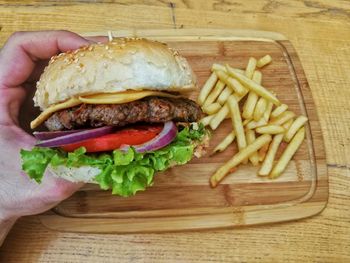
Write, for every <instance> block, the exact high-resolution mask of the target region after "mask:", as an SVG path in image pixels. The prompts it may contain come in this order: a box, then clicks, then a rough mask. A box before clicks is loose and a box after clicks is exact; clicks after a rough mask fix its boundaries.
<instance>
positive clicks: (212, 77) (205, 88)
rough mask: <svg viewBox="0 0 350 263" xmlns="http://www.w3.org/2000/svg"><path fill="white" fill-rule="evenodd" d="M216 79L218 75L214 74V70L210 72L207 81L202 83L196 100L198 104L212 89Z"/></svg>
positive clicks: (200, 103)
mask: <svg viewBox="0 0 350 263" xmlns="http://www.w3.org/2000/svg"><path fill="white" fill-rule="evenodd" d="M217 81H218V77H217V76H216V74H215V72H213V73H211V75H210V77H209V78H208V79H207V81H206V82H205V84H204V85H203V88H202V89H201V91H200V92H199V95H198V99H197V102H198V104H199V105H200V106H202V105H203V103H204V102H205V99H206V98H207V97H208V95H209V93H210V91H211V90H212V89H213V87H214V85H215V84H216V82H217Z"/></svg>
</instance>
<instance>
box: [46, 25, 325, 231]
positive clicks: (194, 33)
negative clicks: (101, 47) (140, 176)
mask: <svg viewBox="0 0 350 263" xmlns="http://www.w3.org/2000/svg"><path fill="white" fill-rule="evenodd" d="M102 34H106V33H105V32H103V33H102ZM113 34H114V36H140V37H149V38H153V39H157V40H161V41H165V42H167V43H168V44H169V46H171V47H173V48H174V49H176V50H178V51H179V52H180V53H181V54H182V55H183V56H185V57H186V58H187V59H188V61H189V63H190V64H191V66H192V68H193V70H194V72H195V74H196V75H197V78H198V83H199V87H201V86H202V85H203V83H204V82H205V80H206V79H207V78H208V76H209V75H210V67H211V65H212V64H213V63H214V62H215V63H228V64H230V65H231V66H233V67H238V68H244V67H245V66H246V64H247V61H248V59H249V57H251V56H253V57H256V58H260V57H262V56H264V55H266V54H270V55H271V56H272V58H273V63H271V64H270V65H268V66H266V67H265V68H263V69H262V73H263V85H264V86H266V87H267V88H269V89H271V90H273V91H275V92H276V93H277V95H278V97H279V99H280V100H281V101H282V102H284V103H286V104H288V105H289V107H290V109H291V110H293V111H294V112H295V113H297V114H303V115H306V116H307V117H308V118H309V123H308V124H307V126H306V130H307V132H306V140H305V141H304V143H303V145H302V147H301V148H300V149H299V151H298V152H297V154H296V155H295V156H294V159H293V160H292V161H291V163H290V164H289V166H288V168H287V170H286V171H285V172H284V174H283V175H282V176H281V177H280V178H278V179H276V180H269V179H266V178H261V177H258V176H257V175H256V173H257V168H256V167H253V166H252V165H241V166H240V167H239V169H238V171H236V172H235V173H234V175H231V176H227V178H226V179H225V180H224V181H223V182H222V183H221V184H220V185H219V186H218V187H217V188H215V189H212V188H210V187H209V177H210V175H211V174H213V172H214V171H215V170H216V169H217V168H218V167H220V166H221V165H222V164H223V163H224V162H226V161H227V160H228V159H229V158H230V157H231V156H232V155H233V154H234V152H236V148H235V146H231V147H229V148H228V149H227V150H226V151H225V152H223V153H220V154H217V155H215V156H212V157H203V158H201V159H196V158H195V159H194V160H192V161H191V162H190V163H189V164H187V165H184V166H179V167H174V168H171V169H170V170H168V171H167V172H164V173H159V174H157V175H156V177H155V181H154V185H153V187H151V188H149V189H148V190H147V191H145V192H141V193H138V194H137V195H136V196H134V197H130V198H122V197H117V196H112V195H111V192H110V191H102V190H99V189H98V187H97V186H95V185H86V186H85V187H84V188H82V189H81V190H80V191H78V192H77V193H76V194H74V195H73V196H72V197H71V198H69V199H68V200H65V201H63V202H62V203H61V204H59V205H58V206H57V207H55V208H54V209H53V210H52V211H51V212H49V213H46V214H44V215H42V216H41V221H42V223H43V224H44V225H45V226H47V227H48V228H51V229H55V230H59V231H73V232H100V233H102V232H103V233H113V232H114V233H135V232H159V231H182V230H199V229H209V228H223V227H236V226H246V225H253V224H263V223H274V222H282V221H289V220H295V219H300V218H305V217H309V216H312V215H315V214H317V213H319V212H321V211H322V210H323V209H324V207H325V206H326V204H327V199H328V179H327V167H326V157H325V150H324V144H323V138H322V134H321V128H320V124H319V121H318V117H317V113H316V109H315V105H314V102H313V99H312V96H311V92H310V89H309V85H308V83H307V80H306V78H305V74H304V72H303V69H302V66H301V64H300V61H299V59H298V56H297V54H296V52H295V50H294V49H293V46H292V45H291V43H290V42H289V41H288V40H287V39H286V38H285V37H284V36H282V35H280V34H278V33H272V32H263V31H249V30H166V31H165V30H153V31H149V30H148V31H137V32H135V31H133V32H130V31H123V32H120V31H118V32H117V31H116V32H113ZM90 35H91V34H90ZM93 35H101V33H95V34H93ZM195 96H196V94H191V97H195ZM231 127H232V126H231V123H230V121H229V120H226V121H225V122H224V123H223V125H221V127H220V128H219V129H218V130H216V131H215V132H214V133H213V137H212V140H211V144H210V149H209V152H210V150H211V149H213V147H214V146H215V145H217V143H218V142H219V141H220V140H221V139H222V138H223V137H224V136H225V135H226V134H227V133H228V132H229V131H230V130H231V129H232V128H231Z"/></svg>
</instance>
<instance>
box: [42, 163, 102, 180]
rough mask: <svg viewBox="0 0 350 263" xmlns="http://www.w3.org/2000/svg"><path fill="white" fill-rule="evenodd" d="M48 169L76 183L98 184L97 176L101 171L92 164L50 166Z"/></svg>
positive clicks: (57, 175) (55, 174)
mask: <svg viewBox="0 0 350 263" xmlns="http://www.w3.org/2000/svg"><path fill="white" fill-rule="evenodd" d="M48 169H49V171H50V172H51V173H52V174H53V175H54V176H56V177H59V178H63V179H65V180H67V181H70V182H74V183H78V182H83V183H93V184H97V182H96V181H95V177H96V176H97V175H98V174H99V173H100V172H101V170H100V169H99V168H96V167H92V166H81V167H66V166H63V165H60V166H57V167H52V166H49V167H48Z"/></svg>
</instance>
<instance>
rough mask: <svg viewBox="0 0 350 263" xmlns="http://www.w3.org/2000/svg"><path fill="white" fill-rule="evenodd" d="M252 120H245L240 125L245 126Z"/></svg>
mask: <svg viewBox="0 0 350 263" xmlns="http://www.w3.org/2000/svg"><path fill="white" fill-rule="evenodd" d="M251 121H252V120H251V119H245V120H244V121H243V122H242V124H243V126H246V125H247V124H248V123H249V122H251Z"/></svg>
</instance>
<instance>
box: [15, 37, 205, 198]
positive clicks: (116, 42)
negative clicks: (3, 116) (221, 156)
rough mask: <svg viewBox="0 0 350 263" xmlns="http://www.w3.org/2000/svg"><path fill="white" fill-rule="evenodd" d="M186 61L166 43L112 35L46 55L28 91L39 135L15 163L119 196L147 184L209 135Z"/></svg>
mask: <svg viewBox="0 0 350 263" xmlns="http://www.w3.org/2000/svg"><path fill="white" fill-rule="evenodd" d="M195 89H196V80H195V76H194V73H193V71H192V70H191V67H190V65H189V63H188V62H187V60H186V59H185V58H184V57H182V56H180V55H179V53H178V52H176V51H174V50H172V49H170V48H168V47H167V45H166V44H164V43H160V42H156V41H150V40H146V39H139V38H118V39H113V40H112V41H109V42H108V43H104V44H103V43H97V44H92V45H90V46H85V47H82V48H79V49H77V50H75V51H71V52H66V53H61V54H59V55H57V56H54V57H52V58H51V60H50V62H49V64H48V66H47V67H46V68H45V70H44V72H43V74H42V75H41V77H40V79H39V81H38V82H37V90H36V92H35V95H34V99H33V100H34V103H35V106H38V107H40V110H41V111H42V112H41V114H40V115H39V116H37V117H36V118H35V119H34V120H33V121H32V122H31V128H32V129H37V128H40V127H41V126H46V129H47V131H35V132H34V133H33V135H34V136H35V137H36V138H37V139H38V142H37V144H36V146H35V147H34V148H32V149H22V150H21V158H22V169H23V170H24V171H25V172H26V173H27V174H28V176H29V177H30V178H32V179H34V180H35V181H37V182H38V183H40V182H41V180H42V178H43V176H44V173H45V171H46V170H50V172H51V173H52V174H54V175H55V176H57V177H61V178H64V179H66V180H69V181H71V182H85V183H95V184H99V186H100V187H101V188H102V189H105V190H107V189H111V190H112V193H113V194H116V195H120V196H130V195H134V194H135V193H136V192H137V191H142V190H145V189H146V187H148V186H151V185H152V183H153V177H154V175H155V174H156V173H157V172H161V171H165V170H166V169H168V168H170V167H172V166H174V165H183V164H185V163H187V162H189V161H190V160H191V159H192V157H193V156H194V155H195V156H197V157H200V156H201V155H202V153H203V149H204V146H205V144H206V142H207V139H208V134H207V132H206V130H205V129H204V127H203V126H202V125H200V124H199V123H198V120H199V118H200V116H201V110H200V107H199V106H198V105H197V104H196V103H195V102H194V101H192V100H190V99H188V98H186V95H187V94H188V92H189V91H193V90H195Z"/></svg>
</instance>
